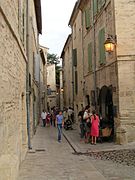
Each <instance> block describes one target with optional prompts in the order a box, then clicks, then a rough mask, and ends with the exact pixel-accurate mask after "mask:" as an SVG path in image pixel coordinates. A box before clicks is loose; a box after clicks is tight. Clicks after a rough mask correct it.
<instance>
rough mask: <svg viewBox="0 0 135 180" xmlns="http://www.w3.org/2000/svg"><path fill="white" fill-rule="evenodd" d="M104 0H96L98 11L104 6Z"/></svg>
mask: <svg viewBox="0 0 135 180" xmlns="http://www.w3.org/2000/svg"><path fill="white" fill-rule="evenodd" d="M104 4H105V0H98V11H100V10H101V8H102V7H103V6H104Z"/></svg>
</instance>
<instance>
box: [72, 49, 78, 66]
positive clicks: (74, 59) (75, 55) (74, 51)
mask: <svg viewBox="0 0 135 180" xmlns="http://www.w3.org/2000/svg"><path fill="white" fill-rule="evenodd" d="M72 60H73V66H77V49H73V50H72Z"/></svg>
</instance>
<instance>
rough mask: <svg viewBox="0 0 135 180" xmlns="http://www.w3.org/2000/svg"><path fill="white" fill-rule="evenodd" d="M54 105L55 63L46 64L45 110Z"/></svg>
mask: <svg viewBox="0 0 135 180" xmlns="http://www.w3.org/2000/svg"><path fill="white" fill-rule="evenodd" d="M54 106H56V70H55V64H47V110H48V111H50V110H51V108H53V107H54Z"/></svg>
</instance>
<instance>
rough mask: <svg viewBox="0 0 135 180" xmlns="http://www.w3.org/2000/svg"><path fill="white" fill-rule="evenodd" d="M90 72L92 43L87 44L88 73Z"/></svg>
mask: <svg viewBox="0 0 135 180" xmlns="http://www.w3.org/2000/svg"><path fill="white" fill-rule="evenodd" d="M91 70H92V43H89V44H88V71H91Z"/></svg>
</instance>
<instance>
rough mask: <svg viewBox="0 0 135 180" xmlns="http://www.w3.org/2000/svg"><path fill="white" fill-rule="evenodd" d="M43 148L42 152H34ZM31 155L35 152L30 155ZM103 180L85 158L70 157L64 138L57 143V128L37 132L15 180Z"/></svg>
mask: <svg viewBox="0 0 135 180" xmlns="http://www.w3.org/2000/svg"><path fill="white" fill-rule="evenodd" d="M37 149H45V151H37ZM33 152H34V153H33ZM89 179H92V180H96V179H97V180H98V179H100V180H105V179H106V178H104V176H103V175H102V174H101V173H100V172H99V171H98V170H97V169H96V168H95V167H94V166H93V165H92V163H91V161H89V159H88V158H87V157H86V156H83V155H82V156H78V155H74V154H73V149H72V148H71V147H70V145H69V144H68V142H67V141H66V139H65V138H64V137H63V138H62V142H61V143H58V142H57V129H56V128H53V127H50V128H49V127H46V128H42V127H39V128H38V129H37V132H36V135H35V136H34V138H33V141H32V152H31V153H30V152H28V153H27V156H26V159H25V161H24V162H23V163H22V165H21V167H20V173H19V177H18V180H89Z"/></svg>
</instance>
